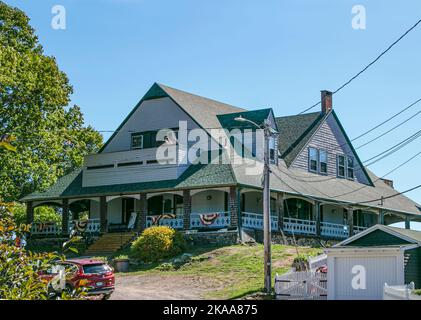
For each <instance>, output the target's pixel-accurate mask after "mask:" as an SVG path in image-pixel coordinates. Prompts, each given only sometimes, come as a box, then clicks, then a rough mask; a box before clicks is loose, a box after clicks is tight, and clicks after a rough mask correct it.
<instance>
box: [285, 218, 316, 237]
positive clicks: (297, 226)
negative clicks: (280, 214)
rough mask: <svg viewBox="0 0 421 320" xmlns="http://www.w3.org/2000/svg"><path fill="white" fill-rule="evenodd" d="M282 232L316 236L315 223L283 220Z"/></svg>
mask: <svg viewBox="0 0 421 320" xmlns="http://www.w3.org/2000/svg"><path fill="white" fill-rule="evenodd" d="M284 231H287V232H291V233H294V234H316V221H311V220H302V219H294V218H284Z"/></svg>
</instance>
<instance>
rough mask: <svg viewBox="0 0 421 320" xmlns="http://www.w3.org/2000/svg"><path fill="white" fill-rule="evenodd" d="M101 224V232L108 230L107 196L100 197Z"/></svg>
mask: <svg viewBox="0 0 421 320" xmlns="http://www.w3.org/2000/svg"><path fill="white" fill-rule="evenodd" d="M99 225H100V231H101V233H106V232H107V197H106V196H101V197H100V198H99Z"/></svg>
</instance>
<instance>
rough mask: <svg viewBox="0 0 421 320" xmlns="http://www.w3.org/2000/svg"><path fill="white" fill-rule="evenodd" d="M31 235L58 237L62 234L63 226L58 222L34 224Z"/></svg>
mask: <svg viewBox="0 0 421 320" xmlns="http://www.w3.org/2000/svg"><path fill="white" fill-rule="evenodd" d="M31 233H32V234H35V235H43V236H48V235H56V234H60V233H61V226H60V225H59V224H58V223H57V222H34V223H32V226H31Z"/></svg>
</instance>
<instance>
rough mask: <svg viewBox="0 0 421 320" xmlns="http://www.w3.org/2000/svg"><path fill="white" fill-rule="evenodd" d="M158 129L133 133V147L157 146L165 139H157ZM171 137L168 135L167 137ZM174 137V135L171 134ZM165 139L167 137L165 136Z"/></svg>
mask: <svg viewBox="0 0 421 320" xmlns="http://www.w3.org/2000/svg"><path fill="white" fill-rule="evenodd" d="M156 134H157V131H146V132H140V133H133V134H132V149H146V148H156V147H159V146H160V145H162V144H163V143H165V141H157V140H156ZM168 138H169V137H168V136H167V139H168ZM171 138H173V136H171ZM164 139H165V138H164Z"/></svg>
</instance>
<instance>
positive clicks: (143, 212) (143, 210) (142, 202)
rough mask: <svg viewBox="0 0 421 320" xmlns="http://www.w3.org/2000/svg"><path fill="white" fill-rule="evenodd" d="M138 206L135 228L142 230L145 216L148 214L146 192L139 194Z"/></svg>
mask: <svg viewBox="0 0 421 320" xmlns="http://www.w3.org/2000/svg"><path fill="white" fill-rule="evenodd" d="M139 200H140V208H139V217H138V218H137V225H136V230H137V231H138V232H142V231H143V230H145V229H146V216H147V214H148V200H147V198H146V193H141V194H140V199H139Z"/></svg>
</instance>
